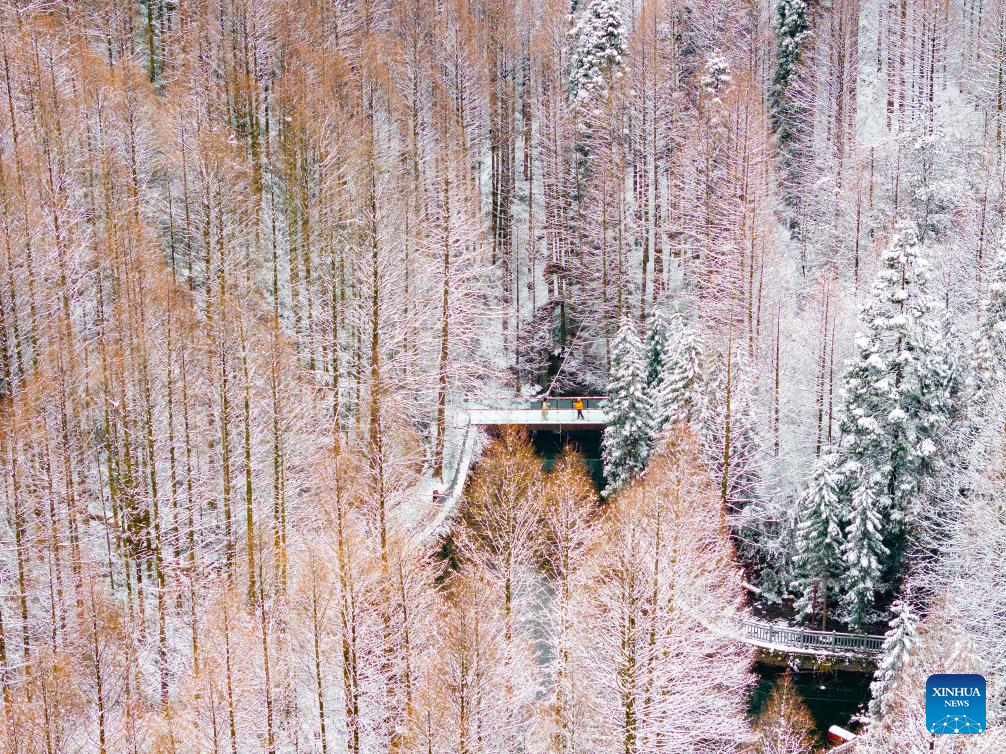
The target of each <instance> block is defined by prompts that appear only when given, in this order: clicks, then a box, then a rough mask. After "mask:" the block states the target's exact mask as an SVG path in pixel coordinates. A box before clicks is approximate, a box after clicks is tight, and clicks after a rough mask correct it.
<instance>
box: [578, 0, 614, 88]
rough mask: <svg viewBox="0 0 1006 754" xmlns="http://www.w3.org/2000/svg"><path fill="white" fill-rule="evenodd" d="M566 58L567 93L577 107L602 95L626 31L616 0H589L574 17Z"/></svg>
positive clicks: (611, 74)
mask: <svg viewBox="0 0 1006 754" xmlns="http://www.w3.org/2000/svg"><path fill="white" fill-rule="evenodd" d="M572 35H573V36H574V37H575V38H576V44H575V45H574V47H573V51H572V53H571V55H570V62H569V94H570V98H571V99H572V101H573V102H574V104H575V105H576V106H577V107H587V106H589V105H590V104H591V103H592V102H593V101H596V100H599V99H604V98H605V97H606V96H607V92H608V80H609V79H610V78H611V77H612V76H614V75H617V74H618V72H619V69H620V68H621V66H622V60H623V58H624V57H625V53H626V31H625V24H624V22H623V20H622V11H621V9H620V7H619V3H618V1H617V0H592V2H591V3H590V5H588V6H587V9H586V10H585V11H584V13H583V15H582V16H581V17H580V19H579V21H577V23H576V26H575V27H574V29H573V32H572Z"/></svg>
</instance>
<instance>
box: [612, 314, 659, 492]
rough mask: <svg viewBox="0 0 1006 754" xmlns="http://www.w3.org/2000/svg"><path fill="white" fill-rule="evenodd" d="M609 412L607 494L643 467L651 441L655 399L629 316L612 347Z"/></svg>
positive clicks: (640, 345) (623, 483)
mask: <svg viewBox="0 0 1006 754" xmlns="http://www.w3.org/2000/svg"><path fill="white" fill-rule="evenodd" d="M607 413H608V426H607V427H605V430H604V440H603V455H604V476H605V479H607V485H606V487H605V489H604V495H605V497H607V496H608V495H610V494H612V493H613V492H615V491H617V490H619V489H621V488H622V487H624V486H625V483H626V482H627V481H628V480H629V479H630V478H631V477H633V476H634V475H636V474H638V473H639V472H640V471H642V470H643V468H644V467H645V466H646V459H647V458H648V457H649V454H650V447H651V443H652V434H653V424H652V421H653V402H652V400H651V398H650V395H649V392H648V390H647V388H646V359H645V356H644V353H643V344H642V343H641V342H640V340H639V336H638V335H636V328H635V325H634V323H633V322H632V320H630V319H629V318H625V319H624V320H623V321H622V324H621V327H619V329H618V334H617V335H616V336H615V340H614V343H613V344H612V347H611V375H610V377H609V382H608V398H607Z"/></svg>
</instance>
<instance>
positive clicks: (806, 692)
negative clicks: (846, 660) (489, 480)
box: [531, 430, 871, 741]
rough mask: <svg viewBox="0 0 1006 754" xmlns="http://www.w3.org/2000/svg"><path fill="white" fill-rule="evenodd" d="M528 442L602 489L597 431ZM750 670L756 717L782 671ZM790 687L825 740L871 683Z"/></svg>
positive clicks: (799, 675) (857, 680)
mask: <svg viewBox="0 0 1006 754" xmlns="http://www.w3.org/2000/svg"><path fill="white" fill-rule="evenodd" d="M531 441H532V443H533V444H534V448H535V450H536V451H537V453H538V455H539V456H540V457H541V459H542V462H543V464H544V467H545V470H546V471H549V470H551V468H552V466H553V465H555V459H556V457H557V456H558V455H559V453H560V451H561V450H562V448H563V447H564V446H565V445H567V444H570V445H572V446H574V447H575V448H576V449H577V450H579V451H580V452H581V453H582V454H583V455H584V457H585V458H586V460H587V466H588V468H589V469H590V474H591V477H593V479H594V484H595V485H596V486H597V488H598V489H599V490H600V489H602V488H603V487H604V465H603V461H602V458H601V433H600V432H598V431H596V430H578V431H573V432H552V431H547V430H539V431H535V432H532V433H531ZM539 653H540V656H547V654H548V649H547V648H545V647H541V646H539ZM753 671H754V673H755V675H756V676H757V678H758V681H757V683H756V684H755V686H754V689H753V690H752V692H751V698H750V699H749V704H748V710H749V712H750V714H751V716H752V717H754V716H756V715H757V714H758V713H759V712H760V711H761V709H762V707H763V706H764V704H765V702H766V701H768V697H769V695H770V694H771V693H772V688H773V686H774V685H775V683H776V681H777V680H778V679H779V677H780V676H781V675H782V674H783V673H784V672H785V670H784V669H782V668H778V667H774V666H771V665H766V664H763V663H760V662H758V663H755V665H754V668H753ZM792 679H793V685H794V687H795V688H796V690H797V692H798V693H799V694H800V696H801V697H802V698H803V700H804V702H805V703H806V705H807V708H808V710H809V711H810V714H811V716H812V717H813V718H814V722H815V724H816V726H817V729H818V733H819V735H820V737H821V740H822V741H824V740H825V738H826V734H827V732H828V728H829V727H831V726H832V725H840V726H841V727H843V728H846V729H848V728H850V727H851V723H850V721H851V720H852V718H853V717H854V716H855V715H856V714H858V713H859V712H860V711H862V710H863V709H864V708H865V706H866V704H867V703H868V702H869V699H870V680H871V677H870V675H869V674H867V673H851V672H845V671H835V672H827V673H821V672H809V671H799V672H793V675H792Z"/></svg>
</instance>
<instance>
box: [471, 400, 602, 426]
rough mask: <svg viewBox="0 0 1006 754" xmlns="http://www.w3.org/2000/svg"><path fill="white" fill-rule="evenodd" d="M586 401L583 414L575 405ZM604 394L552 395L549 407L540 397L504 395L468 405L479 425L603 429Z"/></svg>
mask: <svg viewBox="0 0 1006 754" xmlns="http://www.w3.org/2000/svg"><path fill="white" fill-rule="evenodd" d="M578 400H579V401H583V418H580V417H579V416H577V413H576V409H575V408H573V406H574V404H575V403H576V401H578ZM604 400H605V399H604V397H602V396H573V397H563V398H549V399H548V409H547V410H545V408H544V405H543V403H542V401H541V399H538V398H531V399H527V398H502V399H498V400H489V401H479V402H472V403H469V404H468V405H467V406H466V409H465V410H466V412H467V414H468V417H469V419H470V421H471V423H472V424H473V425H475V426H477V427H492V426H502V425H504V424H516V425H518V426H521V427H525V428H526V429H529V430H534V429H547V430H553V431H555V432H562V431H567V430H574V429H596V430H602V429H604V428H605V426H606V425H607V424H608V414H607V412H606V411H605V410H604Z"/></svg>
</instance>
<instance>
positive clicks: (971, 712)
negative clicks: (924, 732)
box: [926, 673, 985, 734]
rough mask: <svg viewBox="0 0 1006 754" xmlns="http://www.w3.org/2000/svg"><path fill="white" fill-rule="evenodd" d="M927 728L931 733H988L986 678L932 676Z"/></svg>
mask: <svg viewBox="0 0 1006 754" xmlns="http://www.w3.org/2000/svg"><path fill="white" fill-rule="evenodd" d="M926 727H927V728H928V729H929V732H930V733H951V734H953V733H981V732H982V731H983V730H985V678H983V677H982V676H980V675H978V674H977V673H966V674H965V673H961V674H957V673H938V674H936V675H931V676H929V680H928V681H926Z"/></svg>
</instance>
